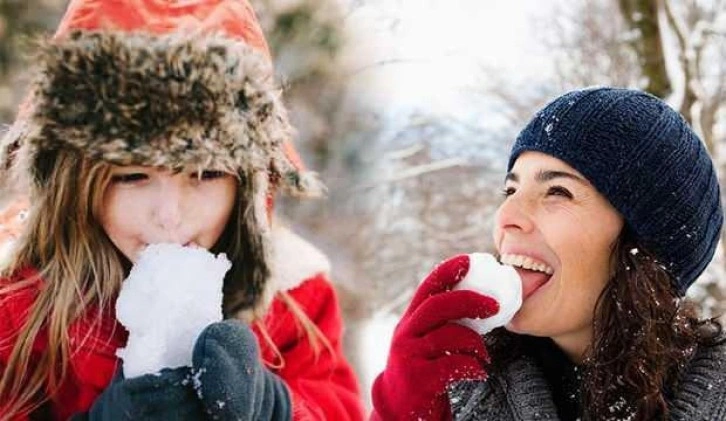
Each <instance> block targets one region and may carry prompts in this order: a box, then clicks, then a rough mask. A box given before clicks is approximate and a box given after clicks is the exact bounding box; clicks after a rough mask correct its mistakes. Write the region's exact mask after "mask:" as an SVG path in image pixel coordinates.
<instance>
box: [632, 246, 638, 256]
mask: <svg viewBox="0 0 726 421" xmlns="http://www.w3.org/2000/svg"><path fill="white" fill-rule="evenodd" d="M638 253H640V250H638V248H637V247H635V248H632V249H630V254H631V255H633V256H635V255H636V254H638Z"/></svg>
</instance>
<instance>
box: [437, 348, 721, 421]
mask: <svg viewBox="0 0 726 421" xmlns="http://www.w3.org/2000/svg"><path fill="white" fill-rule="evenodd" d="M449 399H450V403H451V408H452V412H453V414H454V417H455V419H457V420H494V419H496V420H500V421H508V420H511V421H529V420H542V419H546V420H560V417H559V416H558V412H557V408H556V406H555V400H554V399H553V396H552V391H551V387H550V385H549V384H548V382H547V379H546V377H545V375H544V372H543V371H542V369H541V368H540V366H539V365H538V364H537V362H536V360H535V359H534V358H533V357H532V356H529V355H526V354H521V355H520V356H519V357H517V358H515V359H513V360H512V361H511V362H510V363H508V364H507V365H506V367H503V368H502V369H501V370H499V371H497V372H496V373H495V374H492V375H491V376H490V377H489V379H488V380H486V381H476V382H461V383H458V384H456V385H453V386H452V387H451V388H450V389H449ZM669 407H670V412H671V414H670V419H671V420H674V421H675V420H723V419H726V342H724V343H722V344H720V345H716V346H712V347H702V348H699V350H698V351H697V352H696V355H695V356H694V357H693V358H692V360H691V361H690V362H689V364H688V366H687V368H686V371H685V372H684V374H683V377H682V379H681V381H680V383H679V385H678V387H677V389H676V390H675V391H674V393H673V398H672V399H671V400H670V402H669Z"/></svg>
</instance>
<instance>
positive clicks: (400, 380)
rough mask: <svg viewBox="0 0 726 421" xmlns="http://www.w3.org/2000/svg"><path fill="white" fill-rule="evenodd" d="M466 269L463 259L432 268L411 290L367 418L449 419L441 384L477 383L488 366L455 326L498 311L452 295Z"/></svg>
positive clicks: (474, 296)
mask: <svg viewBox="0 0 726 421" xmlns="http://www.w3.org/2000/svg"><path fill="white" fill-rule="evenodd" d="M468 270H469V257H468V256H467V255H461V256H456V257H454V258H451V259H449V260H447V261H445V262H444V263H442V264H440V265H439V266H438V267H436V268H435V269H434V270H433V272H431V274H429V275H428V277H427V278H426V279H425V280H424V282H423V283H422V284H421V286H419V288H418V290H417V291H416V294H415V296H414V297H413V300H412V301H411V304H410V305H409V307H408V309H407V310H406V312H405V313H404V315H403V317H402V318H401V321H400V322H399V323H398V325H397V326H396V330H395V331H394V334H393V340H392V343H391V349H390V352H389V354H388V362H387V364H386V368H385V370H384V371H383V372H382V373H381V374H380V375H379V376H378V378H377V379H376V381H375V383H374V384H373V391H372V397H373V414H372V419H373V420H386V421H387V420H418V419H422V420H444V419H451V408H450V407H449V403H448V397H447V393H446V386H447V385H449V384H451V383H455V382H457V381H461V380H483V379H485V378H486V377H487V373H486V371H485V366H486V364H488V363H489V355H488V353H487V350H486V347H485V345H484V341H483V340H482V338H481V336H479V334H477V333H476V332H474V331H473V330H471V329H469V328H467V327H464V326H462V325H460V324H457V323H452V322H453V321H456V320H458V319H462V318H473V319H477V318H487V317H489V316H492V315H494V314H496V313H497V312H498V311H499V305H498V304H497V302H496V301H495V300H494V299H493V298H490V297H487V296H484V295H481V294H478V293H476V292H473V291H469V290H458V291H452V288H453V287H454V285H456V284H457V283H458V282H459V281H461V280H462V279H463V278H464V276H465V275H466V273H467V272H468Z"/></svg>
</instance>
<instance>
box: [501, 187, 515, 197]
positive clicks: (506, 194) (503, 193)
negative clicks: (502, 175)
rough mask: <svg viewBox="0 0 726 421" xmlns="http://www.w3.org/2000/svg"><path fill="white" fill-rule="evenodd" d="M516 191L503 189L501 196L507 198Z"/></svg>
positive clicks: (508, 188)
mask: <svg viewBox="0 0 726 421" xmlns="http://www.w3.org/2000/svg"><path fill="white" fill-rule="evenodd" d="M516 191H517V189H515V188H514V187H505V188H504V189H502V196H504V197H509V196H511V195H513V194H514V192H516Z"/></svg>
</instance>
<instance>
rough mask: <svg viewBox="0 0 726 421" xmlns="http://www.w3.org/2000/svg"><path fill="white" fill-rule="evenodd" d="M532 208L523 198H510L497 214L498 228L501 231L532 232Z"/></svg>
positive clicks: (513, 196)
mask: <svg viewBox="0 0 726 421" xmlns="http://www.w3.org/2000/svg"><path fill="white" fill-rule="evenodd" d="M531 208H532V206H531V204H530V203H529V202H528V201H527V200H526V198H524V197H522V196H516V193H515V195H512V196H509V197H508V198H507V199H506V200H505V201H504V202H503V203H502V204H501V205H500V206H499V209H498V210H497V213H496V224H497V228H498V229H500V230H501V231H520V232H525V233H526V232H530V231H532V230H533V229H534V221H533V218H532V209H531Z"/></svg>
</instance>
